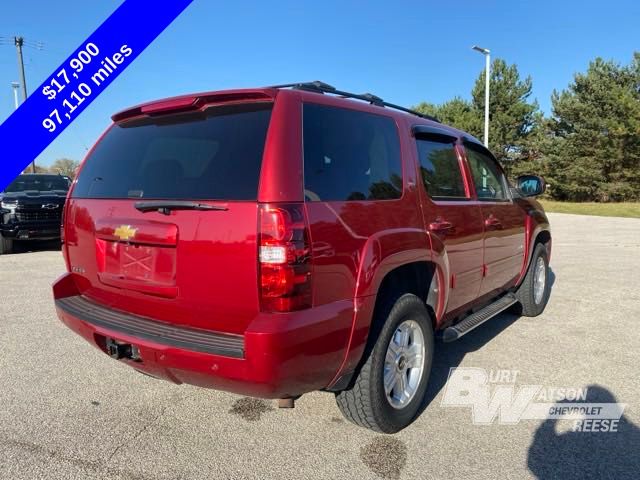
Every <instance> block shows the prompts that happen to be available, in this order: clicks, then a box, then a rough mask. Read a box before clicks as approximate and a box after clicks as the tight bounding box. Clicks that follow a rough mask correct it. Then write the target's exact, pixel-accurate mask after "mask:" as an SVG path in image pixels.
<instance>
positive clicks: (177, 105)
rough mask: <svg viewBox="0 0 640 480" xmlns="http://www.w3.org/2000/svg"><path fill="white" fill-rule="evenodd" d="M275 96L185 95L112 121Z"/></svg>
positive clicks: (139, 107)
mask: <svg viewBox="0 0 640 480" xmlns="http://www.w3.org/2000/svg"><path fill="white" fill-rule="evenodd" d="M273 97H274V96H273V95H270V94H269V92H267V91H264V90H245V91H242V90H238V91H235V92H221V93H200V94H195V95H184V96H180V97H173V98H167V99H165V100H159V101H156V102H149V103H145V104H142V105H136V106H135V107H131V108H128V109H126V110H122V111H120V112H118V113H116V114H114V115H112V117H111V120H113V121H114V122H121V121H123V120H127V119H129V118H133V117H138V116H141V115H147V116H157V115H166V114H169V113H180V112H190V111H198V110H201V109H202V108H203V107H204V106H206V105H210V104H217V103H231V102H238V101H241V100H249V101H260V100H264V101H267V100H272V99H273Z"/></svg>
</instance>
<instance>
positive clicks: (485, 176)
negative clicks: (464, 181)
mask: <svg viewBox="0 0 640 480" xmlns="http://www.w3.org/2000/svg"><path fill="white" fill-rule="evenodd" d="M465 147H466V148H465V149H466V152H467V159H468V160H469V167H470V168H471V175H472V176H473V183H474V185H475V187H476V194H477V195H478V200H507V199H508V197H507V189H506V184H507V183H506V178H505V176H504V174H503V173H502V170H501V169H500V167H499V166H498V164H497V162H496V161H495V160H494V159H493V158H492V157H490V156H489V155H488V154H487V153H485V152H484V151H482V149H481V148H479V147H476V146H474V145H466V146H465Z"/></svg>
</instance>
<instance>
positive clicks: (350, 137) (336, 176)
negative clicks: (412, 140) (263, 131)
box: [303, 103, 402, 201]
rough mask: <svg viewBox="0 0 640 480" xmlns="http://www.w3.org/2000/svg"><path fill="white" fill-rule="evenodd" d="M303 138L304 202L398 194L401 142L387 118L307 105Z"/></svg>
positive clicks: (371, 197)
mask: <svg viewBox="0 0 640 480" xmlns="http://www.w3.org/2000/svg"><path fill="white" fill-rule="evenodd" d="M303 136H304V139H303V142H304V188H305V197H306V199H307V200H309V201H332V200H338V201H344V200H389V199H395V198H400V197H401V196H402V166H401V162H400V140H399V138H398V129H397V128H396V125H395V121H394V120H393V119H392V118H390V117H386V116H382V115H374V114H371V113H366V112H360V111H357V110H348V109H344V108H336V107H327V106H324V105H318V104H312V103H307V104H305V105H304V109H303Z"/></svg>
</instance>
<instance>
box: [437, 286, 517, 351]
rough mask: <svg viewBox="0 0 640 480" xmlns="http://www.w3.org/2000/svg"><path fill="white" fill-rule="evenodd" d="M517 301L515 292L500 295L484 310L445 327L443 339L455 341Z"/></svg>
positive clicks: (444, 340)
mask: <svg viewBox="0 0 640 480" xmlns="http://www.w3.org/2000/svg"><path fill="white" fill-rule="evenodd" d="M517 302H518V300H516V297H515V295H514V294H513V293H507V294H506V295H505V296H504V297H500V298H499V299H498V300H496V301H495V302H493V303H492V304H490V305H487V306H486V307H484V308H483V309H482V310H478V311H477V312H475V313H472V314H471V315H469V316H468V317H466V318H465V319H464V320H462V321H461V322H460V323H457V324H455V325H453V326H451V327H447V328H445V330H444V332H443V334H442V341H443V342H454V341H456V340H458V339H459V338H460V337H462V336H463V335H466V334H467V333H469V332H470V331H471V330H473V329H474V328H476V327H477V326H479V325H482V324H483V323H484V322H486V321H487V320H489V319H491V318H493V317H495V316H496V315H497V314H499V313H500V312H503V311H504V310H506V309H507V308H509V307H510V306H511V305H513V304H514V303H517Z"/></svg>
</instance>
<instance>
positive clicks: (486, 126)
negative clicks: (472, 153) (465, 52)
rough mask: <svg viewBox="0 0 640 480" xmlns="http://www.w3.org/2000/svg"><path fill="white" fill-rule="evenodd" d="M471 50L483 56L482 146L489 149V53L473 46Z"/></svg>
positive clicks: (484, 49) (487, 50)
mask: <svg viewBox="0 0 640 480" xmlns="http://www.w3.org/2000/svg"><path fill="white" fill-rule="evenodd" d="M472 48H473V50H475V51H476V52H480V53H482V54H483V55H484V60H485V67H484V78H485V85H484V146H485V147H487V148H489V80H490V76H491V75H490V73H491V51H490V50H489V49H488V48H482V47H479V46H477V45H474V46H473V47H472Z"/></svg>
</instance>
